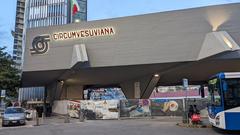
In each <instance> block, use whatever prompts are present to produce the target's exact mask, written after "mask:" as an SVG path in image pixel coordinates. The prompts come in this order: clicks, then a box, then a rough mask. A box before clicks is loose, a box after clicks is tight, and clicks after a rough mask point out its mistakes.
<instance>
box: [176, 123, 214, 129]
mask: <svg viewBox="0 0 240 135" xmlns="http://www.w3.org/2000/svg"><path fill="white" fill-rule="evenodd" d="M176 125H177V126H179V127H185V128H212V125H199V124H198V125H192V124H184V123H177V124H176Z"/></svg>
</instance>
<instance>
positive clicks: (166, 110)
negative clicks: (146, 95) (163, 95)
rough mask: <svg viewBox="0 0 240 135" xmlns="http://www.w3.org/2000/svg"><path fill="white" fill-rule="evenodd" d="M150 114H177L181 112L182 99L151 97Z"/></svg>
mask: <svg viewBox="0 0 240 135" xmlns="http://www.w3.org/2000/svg"><path fill="white" fill-rule="evenodd" d="M151 113H152V116H177V115H179V116H180V115H181V114H182V100H181V99H179V100H178V99H176V100H169V99H152V100H151Z"/></svg>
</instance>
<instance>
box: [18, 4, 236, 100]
mask: <svg viewBox="0 0 240 135" xmlns="http://www.w3.org/2000/svg"><path fill="white" fill-rule="evenodd" d="M239 12H240V4H229V5H220V6H211V7H203V8H196V9H188V10H179V11H171V12H163V13H154V14H147V15H139V16H132V17H123V18H116V19H109V20H98V21H90V22H83V23H76V24H68V25H63V26H52V27H48V28H34V29H28V30H27V40H26V47H25V55H24V65H23V76H22V85H23V86H49V85H52V84H53V83H57V81H62V80H63V81H64V85H68V86H70V87H71V86H74V85H81V86H89V85H98V86H102V85H116V86H121V87H122V88H123V91H124V93H125V95H126V96H127V97H128V98H137V97H139V94H137V95H136V92H137V91H136V90H137V89H138V90H139V89H140V93H141V94H140V98H147V97H148V96H150V94H151V90H152V89H153V88H154V87H155V86H156V85H174V84H179V83H181V81H182V78H188V79H189V81H190V83H203V82H204V81H206V80H207V79H208V77H209V76H211V75H213V74H215V73H217V72H223V71H238V70H239V67H240V59H239V58H240V53H239V51H238V50H239V46H238V44H239V43H240V30H239V28H240V20H239V18H240V14H239ZM104 28H108V29H110V28H112V29H113V30H114V33H113V34H103V35H101V36H88V37H86V36H87V34H86V32H85V30H94V29H104ZM75 31H78V32H80V33H79V34H82V33H81V31H83V34H84V32H85V35H82V37H81V38H74V39H67V38H66V40H64V39H62V40H55V33H64V32H66V33H67V32H75ZM41 35H48V36H49V38H50V41H49V48H48V50H47V52H46V53H44V54H41V55H33V54H31V51H30V50H31V49H32V47H33V46H32V42H33V40H34V38H36V37H38V36H41ZM80 36H81V35H80ZM83 36H85V37H83ZM74 63H75V64H74ZM155 74H158V75H159V77H157V78H156V77H155V76H154V75H155ZM136 82H140V87H138V86H137V87H136V86H135V84H136ZM72 88H73V89H78V88H77V87H75V88H74V87H72ZM56 89H58V88H56ZM68 91H71V89H70V90H68ZM75 92H76V91H75ZM75 92H71V93H72V94H73V93H75ZM60 93H62V92H60ZM76 93H77V92H76ZM149 93H150V94H149ZM72 96H73V97H74V96H75V94H73V95H72ZM74 98H75V97H74Z"/></svg>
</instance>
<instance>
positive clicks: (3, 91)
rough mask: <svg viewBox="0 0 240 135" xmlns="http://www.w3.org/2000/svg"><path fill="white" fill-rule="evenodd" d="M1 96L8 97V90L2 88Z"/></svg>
mask: <svg viewBox="0 0 240 135" xmlns="http://www.w3.org/2000/svg"><path fill="white" fill-rule="evenodd" d="M1 97H2V98H4V97H6V90H1Z"/></svg>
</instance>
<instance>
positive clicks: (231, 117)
mask: <svg viewBox="0 0 240 135" xmlns="http://www.w3.org/2000/svg"><path fill="white" fill-rule="evenodd" d="M225 122H226V129H227V130H240V112H225Z"/></svg>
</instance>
